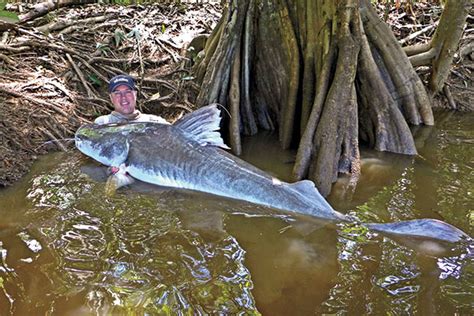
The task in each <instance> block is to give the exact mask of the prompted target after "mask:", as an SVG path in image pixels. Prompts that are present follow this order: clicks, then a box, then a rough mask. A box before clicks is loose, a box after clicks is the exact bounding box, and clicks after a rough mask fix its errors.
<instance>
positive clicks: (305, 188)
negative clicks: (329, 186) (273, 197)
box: [287, 180, 333, 210]
mask: <svg viewBox="0 0 474 316" xmlns="http://www.w3.org/2000/svg"><path fill="white" fill-rule="evenodd" d="M287 185H288V186H289V187H290V188H291V189H293V190H295V191H297V192H298V193H300V194H301V195H302V196H304V197H305V198H308V199H309V200H311V201H312V202H313V204H316V203H319V205H320V206H322V207H325V208H327V209H331V210H332V209H333V208H332V206H331V205H329V203H328V202H327V201H326V200H325V199H324V198H323V196H322V195H321V193H319V191H318V189H317V188H316V186H315V185H314V182H313V181H311V180H301V181H298V182H295V183H288V184H287Z"/></svg>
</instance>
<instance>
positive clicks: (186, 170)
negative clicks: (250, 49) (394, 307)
mask: <svg viewBox="0 0 474 316" xmlns="http://www.w3.org/2000/svg"><path fill="white" fill-rule="evenodd" d="M219 125H220V111H219V110H218V109H217V107H216V106H215V105H209V106H206V107H202V108H200V109H199V110H196V111H194V112H193V113H190V114H188V115H185V116H184V117H182V118H181V119H179V120H178V121H176V123H175V124H173V125H167V124H159V123H152V122H143V123H141V122H137V123H129V124H123V125H120V124H109V125H93V124H91V125H84V126H82V127H80V128H79V129H78V130H77V132H76V135H75V143H76V147H77V148H78V149H79V150H80V151H81V152H82V153H84V154H85V155H87V156H89V157H92V158H94V159H95V160H97V161H99V162H101V163H102V164H104V165H107V166H111V167H119V170H121V173H122V175H123V174H125V173H126V174H127V177H128V176H131V177H133V178H136V179H139V180H141V181H144V182H148V183H152V184H156V185H160V186H168V187H174V188H184V189H190V190H195V191H201V192H207V193H211V194H215V195H219V196H224V197H229V198H233V199H237V200H244V201H249V202H252V203H255V204H260V205H264V206H268V207H271V208H275V209H279V210H283V211H290V212H296V213H298V214H304V215H309V216H311V217H314V218H317V219H318V220H321V221H325V222H328V223H340V222H348V221H350V219H349V218H348V217H346V216H345V215H343V214H342V213H339V212H337V211H335V210H334V209H333V208H332V207H331V205H329V203H328V202H327V201H326V200H325V199H324V198H323V197H322V196H321V194H320V193H319V192H318V190H317V189H316V187H315V185H314V183H313V182H312V181H309V180H303V181H299V182H296V183H286V182H283V181H280V180H278V179H276V178H274V177H272V176H270V175H268V174H267V173H265V172H264V171H262V170H260V169H258V168H256V167H254V166H253V165H251V164H249V163H247V162H245V161H243V160H241V159H239V158H238V157H235V156H233V155H231V154H229V153H228V152H226V151H225V150H224V149H227V148H228V147H227V146H226V145H225V144H224V142H223V140H222V138H221V135H220V133H219ZM363 225H365V226H366V227H368V228H370V229H372V230H375V231H377V232H382V233H386V234H388V235H391V236H411V237H413V238H419V237H421V238H428V239H433V240H437V241H441V242H450V243H455V242H458V241H461V240H465V239H470V237H469V236H468V235H467V234H465V233H464V232H463V231H461V230H459V229H458V228H456V227H454V226H452V225H450V224H447V223H445V222H442V221H439V220H435V219H418V220H411V221H403V222H397V223H386V224H379V223H376V224H363Z"/></svg>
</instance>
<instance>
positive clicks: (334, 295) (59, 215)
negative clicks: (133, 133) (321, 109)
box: [0, 112, 474, 315]
mask: <svg viewBox="0 0 474 316" xmlns="http://www.w3.org/2000/svg"><path fill="white" fill-rule="evenodd" d="M436 118H437V126H436V127H424V128H418V129H416V130H414V133H415V135H416V139H417V145H418V150H419V153H420V156H419V157H417V158H412V157H405V156H400V155H393V154H383V153H376V152H373V151H370V150H365V151H364V152H363V157H364V160H363V166H362V169H363V174H362V177H361V179H360V181H359V185H358V187H357V189H356V190H355V192H352V191H350V190H347V189H345V183H346V181H345V180H344V179H340V180H339V181H338V182H337V183H336V185H335V187H334V190H333V193H332V194H331V196H330V197H329V198H328V200H329V202H330V203H331V204H332V205H333V206H334V207H335V208H336V209H337V210H339V211H341V212H344V213H351V214H353V215H355V216H357V217H358V218H360V219H361V220H362V221H371V222H373V221H377V222H391V221H398V220H406V219H414V218H422V217H429V218H439V219H443V220H445V221H447V222H448V223H451V224H453V225H455V226H457V227H459V228H461V229H463V230H464V231H465V232H467V233H468V234H469V235H471V236H472V235H473V230H474V228H473V226H474V196H473V194H474V193H473V191H474V115H473V114H456V113H449V112H443V113H437V114H436ZM244 148H245V152H244V155H243V157H244V158H245V159H247V160H248V161H250V162H252V163H254V164H255V165H257V166H259V167H261V168H263V169H265V170H267V171H269V172H270V173H273V174H274V175H276V176H278V177H280V178H282V179H288V178H289V175H290V172H291V167H292V165H291V163H292V161H293V160H294V152H291V151H287V152H282V151H281V150H279V149H278V146H277V144H276V140H275V136H274V135H271V134H265V133H262V134H260V135H258V137H253V138H250V139H246V140H245V147H244ZM104 181H105V174H104V170H103V167H101V166H100V165H98V164H96V163H94V162H93V161H91V160H90V159H89V158H86V157H84V156H83V155H81V154H80V153H78V152H77V151H72V152H70V153H67V154H64V153H56V154H50V155H47V156H44V157H43V158H42V159H40V160H39V161H38V162H37V163H36V164H35V165H34V167H33V169H32V171H31V172H30V174H29V175H28V176H27V177H25V178H23V179H22V180H21V181H20V182H18V183H17V184H16V185H14V186H13V187H10V188H7V189H4V190H1V191H0V314H1V315H9V314H14V315H44V314H51V315H96V314H98V315H112V314H113V315H145V314H146V315H163V314H165V315H166V314H169V315H175V314H229V315H234V314H249V315H252V314H259V313H261V314H263V315H315V314H316V315H319V314H342V315H344V314H349V315H362V314H371V315H380V314H390V315H410V314H429V315H435V314H439V315H469V314H472V311H473V309H474V292H473V291H474V259H473V256H472V252H473V251H474V250H473V249H472V246H469V245H467V246H466V247H465V248H463V249H461V251H460V252H456V253H454V254H449V255H446V256H444V257H439V258H433V257H428V256H424V255H421V254H419V253H418V252H416V251H414V250H412V249H411V248H408V247H406V246H403V245H400V244H398V243H395V242H394V241H392V240H390V239H388V238H383V237H381V236H378V235H377V234H374V233H371V232H367V231H365V230H364V229H361V228H360V227H342V226H341V227H339V228H338V229H334V228H329V227H314V225H313V224H312V223H311V222H309V221H305V220H304V219H298V220H295V219H293V218H291V217H290V216H288V214H282V213H280V212H278V211H274V210H270V209H266V208H263V207H259V206H255V205H252V204H250V203H244V202H237V201H232V200H227V199H222V198H219V197H214V196H210V195H204V194H198V193H195V192H190V191H182V190H173V189H168V188H159V187H155V186H152V185H147V184H143V183H136V184H134V185H132V186H131V187H129V188H125V189H121V190H119V192H118V193H117V194H116V195H115V196H113V197H106V196H104Z"/></svg>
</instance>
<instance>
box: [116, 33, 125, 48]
mask: <svg viewBox="0 0 474 316" xmlns="http://www.w3.org/2000/svg"><path fill="white" fill-rule="evenodd" d="M124 39H125V33H124V32H123V31H122V30H115V32H114V40H115V47H119V45H120V44H121V43H122V42H123V40H124Z"/></svg>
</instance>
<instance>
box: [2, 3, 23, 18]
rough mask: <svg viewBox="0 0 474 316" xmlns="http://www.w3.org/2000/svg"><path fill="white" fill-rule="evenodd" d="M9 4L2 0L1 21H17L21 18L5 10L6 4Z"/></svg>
mask: <svg viewBox="0 0 474 316" xmlns="http://www.w3.org/2000/svg"><path fill="white" fill-rule="evenodd" d="M6 5H7V3H6V2H3V1H0V21H3V22H7V23H16V22H18V21H19V20H20V19H19V18H18V15H17V14H15V13H13V12H9V11H6V10H5V6H6Z"/></svg>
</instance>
